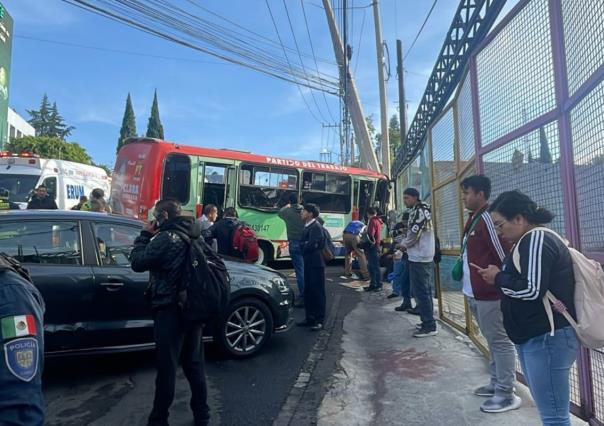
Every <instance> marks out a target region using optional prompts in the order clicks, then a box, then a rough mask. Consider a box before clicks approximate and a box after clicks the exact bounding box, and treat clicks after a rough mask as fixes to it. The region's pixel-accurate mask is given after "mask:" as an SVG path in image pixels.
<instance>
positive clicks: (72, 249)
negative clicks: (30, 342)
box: [0, 216, 93, 352]
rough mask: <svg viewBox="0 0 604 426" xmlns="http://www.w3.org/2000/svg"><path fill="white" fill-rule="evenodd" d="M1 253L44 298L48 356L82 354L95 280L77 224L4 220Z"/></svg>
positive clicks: (0, 226) (62, 221)
mask: <svg viewBox="0 0 604 426" xmlns="http://www.w3.org/2000/svg"><path fill="white" fill-rule="evenodd" d="M0 251H2V252H5V253H7V254H9V255H11V256H13V257H14V258H16V259H17V260H18V261H20V262H21V263H22V264H23V265H24V266H25V267H26V268H27V269H28V271H29V273H30V275H31V277H32V279H33V282H34V284H35V286H36V287H37V288H38V290H40V293H41V294H42V296H43V298H44V302H45V304H46V312H45V315H44V322H45V323H44V332H45V339H46V341H45V347H46V351H47V352H55V351H61V350H73V349H81V348H84V347H85V346H86V341H87V340H88V333H89V331H90V328H91V320H92V317H91V315H90V313H91V308H92V302H93V275H92V268H91V267H90V266H87V265H86V262H85V261H84V258H85V256H84V252H83V250H82V233H81V227H80V222H79V221H77V220H68V219H65V220H64V219H63V218H59V219H57V220H52V221H50V220H33V219H32V220H27V219H25V220H24V219H23V217H18V219H17V218H15V217H14V216H13V217H10V216H8V217H7V220H3V221H0Z"/></svg>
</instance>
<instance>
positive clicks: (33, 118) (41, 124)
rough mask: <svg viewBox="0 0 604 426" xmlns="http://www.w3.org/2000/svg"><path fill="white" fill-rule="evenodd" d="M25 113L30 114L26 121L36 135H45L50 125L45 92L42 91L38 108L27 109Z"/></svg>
mask: <svg viewBox="0 0 604 426" xmlns="http://www.w3.org/2000/svg"><path fill="white" fill-rule="evenodd" d="M27 113H28V114H29V116H30V119H29V120H27V121H28V122H29V124H31V125H32V127H33V128H34V129H36V135H38V136H47V135H48V132H49V127H50V102H49V101H48V96H47V95H46V93H44V97H43V98H42V102H40V109H39V110H35V109H28V110H27Z"/></svg>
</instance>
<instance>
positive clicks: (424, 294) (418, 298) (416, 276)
mask: <svg viewBox="0 0 604 426" xmlns="http://www.w3.org/2000/svg"><path fill="white" fill-rule="evenodd" d="M433 271H434V264H433V263H432V262H409V279H410V281H411V292H412V293H413V297H414V298H415V303H416V304H417V305H416V308H417V310H418V311H419V316H420V318H421V320H422V327H423V328H426V329H429V330H435V329H436V322H435V321H434V300H433V299H432V276H433Z"/></svg>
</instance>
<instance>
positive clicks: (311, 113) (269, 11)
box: [265, 0, 321, 123]
mask: <svg viewBox="0 0 604 426" xmlns="http://www.w3.org/2000/svg"><path fill="white" fill-rule="evenodd" d="M265 3H266V7H267V8H268V13H269V15H270V17H271V21H272V22H273V26H274V27H275V32H276V33H277V38H278V39H279V43H281V46H282V47H283V54H284V55H285V60H286V61H287V63H288V64H289V63H290V62H289V58H288V56H287V51H286V50H285V47H284V45H283V41H282V40H281V35H280V34H279V28H277V22H276V21H275V17H274V16H273V11H272V10H271V6H270V4H269V3H268V0H265ZM290 67H291V65H290ZM296 87H297V88H298V91H299V92H300V96H302V100H303V101H304V105H306V109H308V112H309V113H310V115H311V116H312V117H313V118H314V119H315V120H316V121H318V122H319V123H321V120H320V119H318V118H317V116H316V115H315V114H314V113H313V112H312V109H311V108H310V105H308V102H307V101H306V97H305V96H304V93H302V89H301V88H300V86H299V85H298V84H297V82H296ZM311 93H312V92H311ZM319 113H320V111H319Z"/></svg>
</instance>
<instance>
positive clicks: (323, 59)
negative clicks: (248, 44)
mask: <svg viewBox="0 0 604 426" xmlns="http://www.w3.org/2000/svg"><path fill="white" fill-rule="evenodd" d="M187 1H188V2H189V3H191V4H193V5H194V6H195V7H197V8H199V9H201V10H203V11H205V12H207V13H209V14H210V15H212V16H215V17H217V18H219V19H222V20H223V21H225V22H228V23H229V24H231V25H233V26H235V27H237V28H240V29H242V30H244V31H247V32H249V33H250V34H253V35H255V36H256V37H258V38H260V39H262V40H266V41H268V42H269V43H271V44H274V45H277V46H278V45H279V43H277V42H276V41H274V40H273V39H270V38H268V37H266V36H264V35H262V34H259V33H257V32H255V31H252V30H250V29H249V28H246V27H244V26H242V25H240V24H238V23H237V22H235V21H232V20H230V19H228V18H225V17H224V16H222V15H219V14H218V13H215V12H213V11H211V10H210V9H208V8H207V7H204V6H202V5H200V4H199V3H198V2H197V1H196V0H187ZM286 49H287V50H289V51H291V52H293V51H294V49H292V48H290V47H286ZM302 56H305V57H308V58H310V57H311V55H309V54H305V53H302ZM313 57H314V58H315V59H316V60H318V61H319V62H325V63H326V64H329V65H334V66H335V65H337V64H336V63H335V62H334V61H332V60H329V59H325V58H320V57H315V56H314V54H313Z"/></svg>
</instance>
